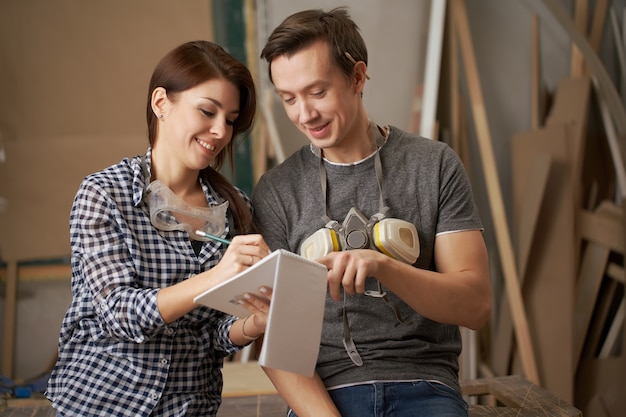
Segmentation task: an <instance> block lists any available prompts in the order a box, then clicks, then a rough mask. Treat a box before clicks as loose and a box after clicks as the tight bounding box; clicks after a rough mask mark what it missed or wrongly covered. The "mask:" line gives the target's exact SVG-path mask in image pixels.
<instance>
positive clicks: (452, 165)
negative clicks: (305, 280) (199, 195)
mask: <svg viewBox="0 0 626 417" xmlns="http://www.w3.org/2000/svg"><path fill="white" fill-rule="evenodd" d="M379 153H380V158H381V162H382V193H383V198H384V203H385V205H386V206H388V207H389V208H390V209H389V211H388V212H387V217H390V218H399V219H402V220H407V221H410V222H411V223H413V224H415V226H416V228H417V231H418V235H419V242H420V256H419V258H418V260H417V262H416V263H415V264H414V266H415V267H417V268H423V269H429V270H435V265H434V254H433V250H434V240H435V236H436V235H437V234H441V233H445V232H454V231H459V230H470V229H482V227H483V226H482V223H481V221H480V218H479V215H478V211H477V208H476V206H475V204H474V200H473V196H472V190H471V186H470V184H469V181H468V179H467V175H466V173H465V170H464V169H463V165H462V163H461V160H460V159H459V157H458V156H457V154H456V153H455V152H454V151H453V150H452V149H451V148H450V147H449V146H448V145H447V144H445V143H443V142H437V141H432V140H429V139H425V138H421V137H416V136H412V135H409V134H407V133H406V132H403V131H401V130H400V129H397V128H394V127H390V130H389V135H388V140H387V142H386V143H385V145H384V146H383V147H382V148H381V149H380V151H379ZM374 161H375V158H374V157H370V158H367V159H366V160H364V161H361V162H359V163H357V164H353V165H337V164H332V163H328V162H325V169H326V172H327V178H328V179H327V196H328V198H327V205H328V209H327V210H328V211H327V214H328V216H329V217H330V218H331V219H333V220H337V221H338V222H339V223H342V222H343V220H344V218H345V217H346V215H347V213H348V211H349V210H350V208H352V207H356V208H358V209H359V210H360V211H361V212H362V213H363V214H364V215H365V216H366V217H368V218H369V217H370V216H372V215H374V214H376V213H377V212H378V211H379V199H380V197H379V196H380V193H379V188H378V183H377V180H376V173H375V169H374ZM252 199H253V204H254V207H255V218H256V221H257V225H258V227H259V228H260V231H261V233H262V234H263V236H264V238H265V240H266V242H267V243H268V244H269V246H270V248H272V249H273V250H274V249H278V248H283V249H287V250H290V251H292V252H296V253H298V252H299V248H300V244H301V243H302V241H303V240H304V239H306V238H307V237H309V236H310V235H311V234H313V233H314V232H315V231H317V230H319V229H321V228H323V227H324V224H325V222H324V220H323V219H322V216H323V215H324V214H325V213H326V210H325V205H324V198H323V194H322V186H321V180H320V159H319V157H318V156H316V155H315V154H314V153H313V152H312V151H311V149H310V147H309V146H308V145H307V146H304V147H302V148H301V149H300V150H298V151H296V152H295V153H294V154H293V155H292V156H291V157H289V158H288V159H287V160H286V161H284V162H283V163H282V164H280V165H279V166H277V167H275V168H273V169H271V170H269V171H268V172H266V173H265V174H264V175H263V177H262V178H261V179H260V180H259V183H258V184H257V185H256V187H255V190H254V193H253V196H252ZM297 278H298V277H297V276H296V277H294V279H297ZM377 285H378V281H377V280H376V279H375V278H368V279H367V281H366V290H374V291H375V290H377V288H378V287H377ZM387 294H388V296H389V299H390V300H391V302H392V303H393V305H395V306H397V308H398V309H399V310H400V313H401V318H402V319H403V323H400V322H399V321H398V319H396V316H395V315H394V312H393V310H392V309H391V307H390V306H389V305H387V304H386V303H385V301H384V300H383V299H381V298H374V297H370V296H366V295H354V296H349V297H347V301H346V311H347V315H348V320H349V323H350V333H351V335H352V338H353V339H354V342H355V344H356V347H357V349H358V351H359V353H360V355H361V357H362V358H363V362H364V363H363V366H360V367H359V366H356V365H355V364H354V363H353V362H352V360H351V359H350V358H349V356H348V354H347V352H346V350H345V348H344V346H343V336H344V332H343V306H344V303H343V302H342V301H340V302H335V301H333V300H332V299H331V298H330V296H327V297H326V309H325V315H324V327H323V332H322V341H321V346H320V352H319V358H318V362H317V372H318V374H319V375H320V376H321V378H322V379H323V381H324V383H325V385H326V386H327V387H335V386H339V385H350V384H355V383H360V382H367V381H379V380H388V381H399V380H417V379H428V380H437V381H440V382H443V383H445V384H446V385H448V386H450V387H453V388H455V389H457V390H459V392H460V387H459V383H458V355H459V354H460V351H461V337H460V333H459V329H458V326H452V325H445V324H441V323H437V322H434V321H432V320H429V319H427V318H425V317H423V316H421V315H420V314H418V313H417V312H415V310H413V309H412V308H411V307H409V306H408V305H407V304H406V303H404V302H403V301H402V300H401V299H400V298H398V297H397V296H396V295H395V294H392V293H390V292H389V291H387Z"/></svg>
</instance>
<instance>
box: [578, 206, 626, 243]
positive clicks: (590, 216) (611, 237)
mask: <svg viewBox="0 0 626 417" xmlns="http://www.w3.org/2000/svg"><path fill="white" fill-rule="evenodd" d="M577 222H578V229H579V230H580V235H581V236H582V238H584V239H585V240H588V241H590V242H595V243H597V244H599V245H602V246H604V247H606V248H608V249H611V250H613V251H615V252H619V253H624V235H623V233H622V227H623V226H622V221H621V219H615V218H612V217H609V216H607V215H606V214H605V213H598V212H596V213H590V212H588V211H586V210H581V211H580V212H579V213H578V216H577Z"/></svg>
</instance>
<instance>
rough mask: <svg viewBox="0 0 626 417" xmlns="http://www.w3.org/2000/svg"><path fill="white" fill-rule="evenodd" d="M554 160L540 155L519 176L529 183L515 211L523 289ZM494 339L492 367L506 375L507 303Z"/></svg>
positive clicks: (509, 345) (510, 330)
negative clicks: (526, 172) (525, 173)
mask: <svg viewBox="0 0 626 417" xmlns="http://www.w3.org/2000/svg"><path fill="white" fill-rule="evenodd" d="M551 164H552V158H551V156H550V154H547V153H539V154H537V155H536V156H535V157H534V159H533V162H532V164H531V166H530V168H529V169H528V175H520V177H521V178H523V179H528V180H527V181H526V182H525V185H522V187H523V188H524V189H525V194H524V196H523V197H522V198H521V199H520V203H521V204H519V207H515V209H514V213H515V218H516V219H519V224H518V225H517V227H516V230H517V236H518V238H517V259H518V263H517V268H518V274H519V275H518V276H519V279H520V286H521V285H522V284H523V282H524V277H525V275H526V267H527V265H528V257H529V256H530V251H531V248H532V242H533V238H534V235H535V230H536V226H537V221H538V218H539V213H540V211H541V203H542V201H543V199H544V194H545V190H546V187H547V184H548V178H549V174H550V166H551ZM494 337H495V338H496V342H495V345H496V346H498V349H496V350H495V351H494V352H493V355H492V356H493V358H492V361H493V367H494V369H496V370H497V372H498V374H500V375H506V374H508V372H509V361H510V357H511V351H512V346H513V327H512V317H511V308H510V304H509V302H508V299H506V298H505V299H503V300H502V305H501V307H500V317H499V319H498V322H497V330H496V332H495V335H494Z"/></svg>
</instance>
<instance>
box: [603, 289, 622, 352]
mask: <svg viewBox="0 0 626 417" xmlns="http://www.w3.org/2000/svg"><path fill="white" fill-rule="evenodd" d="M625 312H626V299H625V298H623V297H622V301H621V302H620V304H619V307H618V309H617V312H616V313H615V317H613V321H612V322H611V326H610V327H609V332H608V333H607V335H606V338H605V339H604V344H603V345H602V349H600V353H599V354H598V357H599V358H608V357H611V356H617V355H618V354H619V353H618V351H617V349H618V347H619V346H618V343H619V342H620V341H619V336H620V335H621V334H622V333H621V332H623V331H624V314H625Z"/></svg>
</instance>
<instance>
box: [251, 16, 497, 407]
mask: <svg viewBox="0 0 626 417" xmlns="http://www.w3.org/2000/svg"><path fill="white" fill-rule="evenodd" d="M261 57H262V58H264V59H265V60H266V61H267V62H268V64H269V74H270V79H271V81H272V83H273V85H274V87H275V90H276V93H277V94H278V95H279V96H280V98H281V99H282V102H283V105H284V108H285V111H286V113H287V116H288V117H289V119H290V120H291V121H292V122H293V123H294V124H295V125H296V126H297V127H298V128H299V129H300V130H301V131H302V132H303V133H304V134H305V135H306V136H307V138H308V139H309V141H310V145H309V146H305V147H303V148H302V149H300V150H299V151H297V152H295V153H294V154H293V155H292V156H291V157H290V158H288V159H287V160H286V161H285V162H284V163H282V164H281V165H279V166H278V167H276V168H274V169H272V170H270V171H268V172H267V173H266V174H265V175H264V176H263V177H262V178H261V180H260V181H259V183H258V184H257V186H256V187H255V190H254V194H253V203H254V206H255V217H256V220H257V222H258V225H259V227H260V231H261V233H262V234H263V236H264V238H265V239H266V242H267V243H268V245H269V246H270V247H271V248H272V249H277V248H284V249H287V250H291V251H293V252H297V253H301V254H303V255H304V256H307V257H309V258H314V259H316V260H318V261H319V262H320V263H322V264H324V265H325V266H326V267H327V268H328V269H329V272H328V287H329V291H328V296H327V300H326V306H325V308H326V309H325V316H324V328H323V333H322V342H321V346H320V351H319V358H318V362H317V367H316V374H315V376H314V377H312V378H308V377H305V376H302V375H296V374H292V373H288V372H284V371H280V370H276V369H266V370H265V371H266V373H267V374H268V376H269V377H270V379H271V380H272V382H273V383H274V385H275V386H276V387H277V389H278V390H279V392H280V393H281V395H282V397H283V398H284V399H285V401H286V402H287V403H288V405H289V407H290V411H289V413H290V414H289V415H290V416H293V415H297V416H299V417H304V416H315V417H320V416H338V415H341V416H344V417H345V416H357V417H366V416H415V415H420V416H422V415H424V416H438V417H441V416H464V415H467V405H466V403H465V401H464V400H463V398H462V396H461V391H460V386H459V382H458V355H459V353H460V351H461V337H460V332H459V328H458V326H465V327H468V328H471V329H479V328H480V327H482V326H483V325H484V324H485V323H486V322H487V320H488V318H489V315H490V313H491V307H492V292H491V287H490V279H489V272H488V260H487V251H486V248H485V244H484V240H483V236H482V224H481V221H480V219H479V216H478V213H477V209H476V207H475V204H474V201H473V197H472V191H471V188H470V184H469V182H468V179H467V176H466V174H465V172H464V170H463V166H462V164H461V161H460V159H459V158H458V156H457V155H456V154H455V153H454V152H453V150H452V149H451V148H450V147H448V146H447V145H446V144H444V143H442V142H437V141H432V140H429V139H425V138H420V137H416V136H411V135H409V134H407V133H406V132H403V131H401V130H400V129H397V128H395V127H393V126H388V127H384V128H382V127H379V126H378V125H376V124H375V123H374V121H371V120H370V119H369V118H368V115H367V113H366V110H365V108H364V105H363V102H362V94H363V90H364V87H365V83H366V80H367V79H368V77H367V74H366V70H367V49H366V46H365V43H364V41H363V38H362V37H361V35H360V33H359V29H358V27H357V25H356V24H355V23H354V22H353V21H352V20H351V18H350V16H349V15H348V13H347V11H346V9H345V8H337V9H333V10H331V11H329V12H323V11H321V10H308V11H303V12H299V13H296V14H294V15H292V16H290V17H288V18H287V19H286V20H285V21H283V22H282V23H281V24H280V25H279V26H278V27H277V28H276V29H275V30H274V31H273V33H272V34H271V35H270V37H269V40H268V42H267V44H266V45H265V47H264V49H263V51H262V53H261ZM297 278H298V277H294V279H297Z"/></svg>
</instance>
